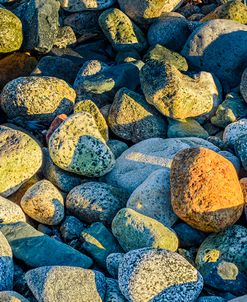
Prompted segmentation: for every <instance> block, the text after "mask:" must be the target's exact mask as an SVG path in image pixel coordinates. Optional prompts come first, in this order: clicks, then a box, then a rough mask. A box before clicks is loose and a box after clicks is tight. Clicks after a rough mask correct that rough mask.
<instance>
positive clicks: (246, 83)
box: [240, 68, 247, 103]
mask: <svg viewBox="0 0 247 302" xmlns="http://www.w3.org/2000/svg"><path fill="white" fill-rule="evenodd" d="M240 91H241V94H242V96H243V98H244V100H245V102H246V103H247V68H246V69H245V70H244V72H243V74H242V78H241V83H240Z"/></svg>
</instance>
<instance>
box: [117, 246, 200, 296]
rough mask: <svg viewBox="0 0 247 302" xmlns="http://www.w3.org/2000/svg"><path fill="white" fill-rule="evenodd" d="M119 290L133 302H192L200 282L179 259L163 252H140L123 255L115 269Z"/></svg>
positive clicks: (190, 269)
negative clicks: (117, 272)
mask: <svg viewBox="0 0 247 302" xmlns="http://www.w3.org/2000/svg"><path fill="white" fill-rule="evenodd" d="M119 287H120V290H121V292H122V293H123V295H124V296H125V298H127V299H129V300H130V301H135V302H148V301H151V300H153V301H157V302H158V301H162V302H175V301H184V302H189V301H195V300H196V299H197V297H198V296H199V294H200V292H201V290H202V287H203V279H202V276H201V275H200V273H199V272H198V271H197V270H196V269H195V268H194V267H193V266H192V265H191V264H190V263H189V262H188V261H187V260H185V259H184V258H183V257H182V256H180V255H179V254H177V253H173V252H171V251H166V250H164V249H150V248H145V249H140V250H135V251H131V252H129V253H127V254H126V255H125V256H124V259H123V261H122V262H121V263H120V267H119Z"/></svg>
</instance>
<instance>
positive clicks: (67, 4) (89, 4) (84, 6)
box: [59, 0, 116, 12]
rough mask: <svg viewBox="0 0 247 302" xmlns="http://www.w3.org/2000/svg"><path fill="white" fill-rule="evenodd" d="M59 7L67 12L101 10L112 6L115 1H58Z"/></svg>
mask: <svg viewBox="0 0 247 302" xmlns="http://www.w3.org/2000/svg"><path fill="white" fill-rule="evenodd" d="M59 1H60V3H61V7H62V8H63V9H64V10H66V11H69V12H80V11H84V10H103V9H106V8H108V7H110V6H112V5H113V4H114V3H115V2H116V0H59Z"/></svg>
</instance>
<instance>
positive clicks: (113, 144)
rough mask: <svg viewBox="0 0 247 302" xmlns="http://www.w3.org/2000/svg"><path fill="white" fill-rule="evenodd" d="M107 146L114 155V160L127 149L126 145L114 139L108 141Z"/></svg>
mask: <svg viewBox="0 0 247 302" xmlns="http://www.w3.org/2000/svg"><path fill="white" fill-rule="evenodd" d="M107 146H108V147H109V148H110V149H111V152H112V153H113V154H114V156H115V158H118V157H119V156H120V155H121V154H122V153H123V152H124V151H126V150H127V149H128V148H129V147H128V145H127V144H126V143H124V142H122V141H119V140H116V139H110V140H109V141H108V142H107Z"/></svg>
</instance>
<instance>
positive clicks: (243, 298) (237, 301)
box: [229, 295, 247, 302]
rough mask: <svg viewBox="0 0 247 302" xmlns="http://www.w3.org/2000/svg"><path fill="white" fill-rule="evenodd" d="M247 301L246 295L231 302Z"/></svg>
mask: <svg viewBox="0 0 247 302" xmlns="http://www.w3.org/2000/svg"><path fill="white" fill-rule="evenodd" d="M246 299H247V295H244V296H242V297H238V298H236V299H233V300H230V301H229V302H245V301H246Z"/></svg>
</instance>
